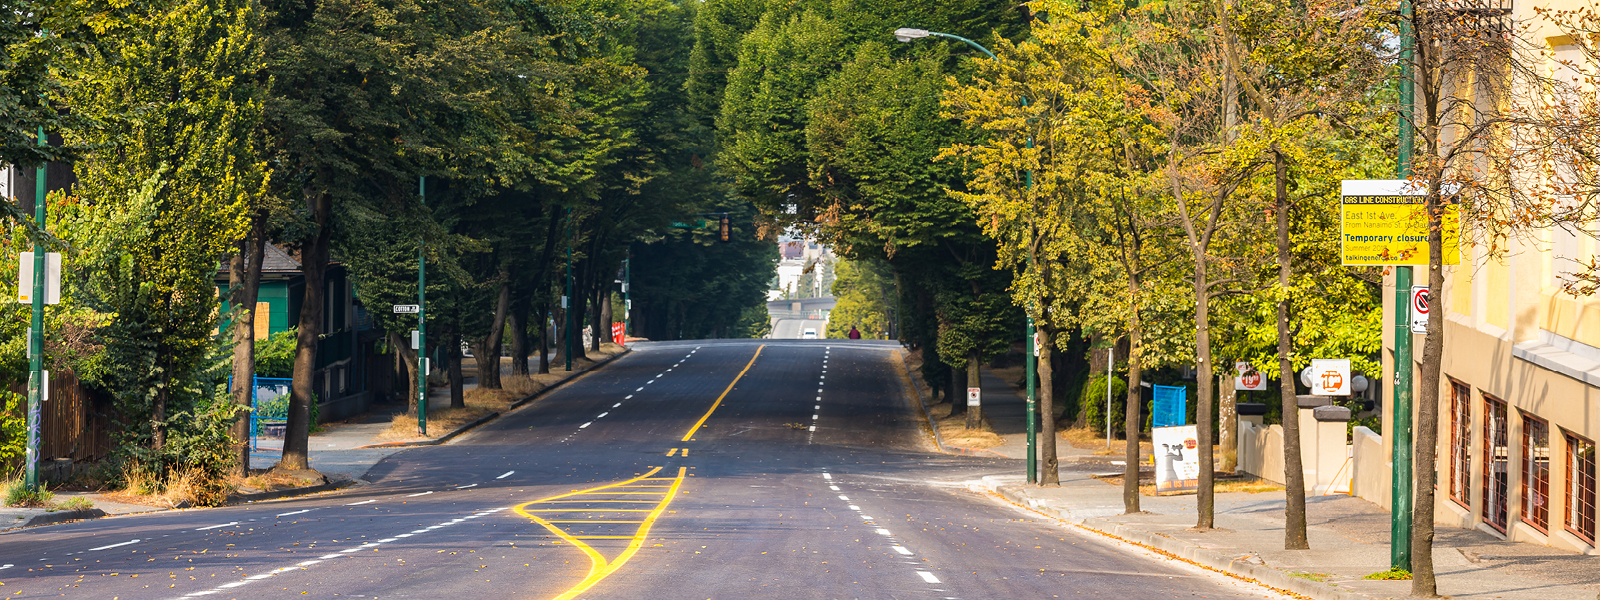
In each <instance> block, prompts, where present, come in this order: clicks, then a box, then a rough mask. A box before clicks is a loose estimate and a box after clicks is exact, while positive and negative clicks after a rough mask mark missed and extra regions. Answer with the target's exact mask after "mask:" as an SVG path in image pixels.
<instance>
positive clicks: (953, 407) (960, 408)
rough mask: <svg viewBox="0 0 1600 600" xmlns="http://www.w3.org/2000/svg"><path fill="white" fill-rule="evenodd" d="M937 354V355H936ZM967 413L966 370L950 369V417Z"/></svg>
mask: <svg viewBox="0 0 1600 600" xmlns="http://www.w3.org/2000/svg"><path fill="white" fill-rule="evenodd" d="M936 354H937V353H936ZM966 412H967V370H966V369H965V368H960V369H957V368H955V367H950V416H952V417H953V416H956V415H959V414H964V413H966Z"/></svg>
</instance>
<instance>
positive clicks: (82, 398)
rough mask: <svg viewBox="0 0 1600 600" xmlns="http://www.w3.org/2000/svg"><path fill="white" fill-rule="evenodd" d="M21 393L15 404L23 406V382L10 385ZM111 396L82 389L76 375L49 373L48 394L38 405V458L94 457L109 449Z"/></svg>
mask: <svg viewBox="0 0 1600 600" xmlns="http://www.w3.org/2000/svg"><path fill="white" fill-rule="evenodd" d="M11 391H12V392H14V393H17V394H22V395H23V396H24V399H19V401H18V402H17V405H18V406H17V408H18V410H20V411H26V410H27V400H26V399H25V398H26V396H27V393H28V389H27V386H26V385H20V386H13V387H12V388H11ZM110 413H111V400H110V399H109V398H102V397H98V396H97V395H95V394H92V393H90V392H89V390H87V389H84V387H83V385H82V384H81V383H79V381H78V377H77V375H74V374H72V373H51V374H50V398H49V400H46V401H45V402H44V404H43V405H41V406H40V407H39V414H40V417H41V418H42V420H43V423H42V426H41V427H40V429H39V438H40V439H39V458H40V460H41V461H47V460H53V459H58V458H70V459H72V461H73V462H86V461H95V460H99V459H102V458H105V457H106V455H107V454H108V453H109V452H110V451H111V427H112V422H111V417H110Z"/></svg>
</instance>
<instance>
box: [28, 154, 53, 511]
mask: <svg viewBox="0 0 1600 600" xmlns="http://www.w3.org/2000/svg"><path fill="white" fill-rule="evenodd" d="M47 143H49V142H48V140H46V138H45V135H44V127H43V126H40V127H39V145H40V146H43V145H46V144H47ZM49 164H50V163H48V162H42V163H39V169H38V170H37V171H34V181H33V222H34V223H35V224H36V225H38V226H39V231H40V232H41V233H43V231H44V226H45V201H44V200H45V198H44V196H45V183H46V182H45V175H46V167H48V166H49ZM44 253H45V247H44V238H43V237H42V236H41V237H40V238H38V239H35V240H34V242H33V298H31V300H33V321H32V323H33V327H32V328H31V329H29V331H28V358H29V361H28V369H29V371H31V374H30V376H29V377H28V451H27V454H28V456H27V460H28V469H27V474H26V475H25V476H24V479H23V484H24V485H25V486H27V488H28V490H29V491H35V490H38V489H39V428H40V427H42V426H43V425H44V422H43V421H42V420H41V419H40V414H39V410H40V405H41V404H42V403H43V401H44V394H43V392H44V386H45V385H46V383H45V381H44V276H45V273H44V266H45V256H44Z"/></svg>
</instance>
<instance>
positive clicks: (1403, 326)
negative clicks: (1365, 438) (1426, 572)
mask: <svg viewBox="0 0 1600 600" xmlns="http://www.w3.org/2000/svg"><path fill="white" fill-rule="evenodd" d="M1400 39H1401V42H1400V43H1401V49H1400V152H1399V160H1398V161H1397V164H1396V171H1398V176H1399V177H1400V178H1402V179H1404V178H1406V177H1409V176H1410V175H1411V151H1412V143H1413V141H1414V138H1413V136H1414V132H1413V130H1412V128H1411V116H1412V114H1413V110H1414V107H1413V103H1414V102H1415V98H1414V95H1415V93H1416V92H1415V89H1414V87H1413V86H1412V83H1411V74H1412V64H1411V63H1412V55H1413V52H1414V47H1415V44H1416V37H1415V34H1414V33H1413V32H1412V31H1411V3H1410V2H1402V3H1401V4H1400ZM1391 385H1392V391H1391V393H1390V396H1391V397H1392V398H1394V401H1393V402H1391V404H1393V406H1392V407H1391V410H1392V411H1393V416H1392V417H1391V419H1392V420H1391V423H1390V429H1391V430H1392V432H1393V433H1392V434H1391V435H1393V436H1394V455H1393V464H1394V469H1393V472H1392V473H1391V475H1390V476H1391V477H1392V479H1391V485H1390V493H1391V497H1390V502H1389V508H1390V511H1389V566H1390V567H1391V568H1395V569H1404V570H1406V571H1410V570H1411V511H1412V502H1413V500H1414V497H1413V496H1412V485H1413V484H1414V483H1415V481H1414V480H1413V478H1412V473H1413V466H1412V458H1411V457H1412V451H1413V448H1412V442H1411V439H1412V438H1411V433H1412V432H1411V427H1412V423H1411V267H1395V269H1394V381H1393V382H1392V384H1391ZM1428 483H1431V482H1428ZM1425 485H1426V484H1425Z"/></svg>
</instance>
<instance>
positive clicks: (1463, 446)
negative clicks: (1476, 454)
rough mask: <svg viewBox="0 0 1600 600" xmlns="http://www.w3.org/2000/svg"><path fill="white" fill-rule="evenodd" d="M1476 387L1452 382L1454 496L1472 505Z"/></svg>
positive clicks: (1451, 488) (1451, 454)
mask: <svg viewBox="0 0 1600 600" xmlns="http://www.w3.org/2000/svg"><path fill="white" fill-rule="evenodd" d="M1471 399H1472V389H1471V388H1468V387H1467V385H1466V384H1464V383H1460V382H1457V381H1451V382H1450V499H1451V500H1455V501H1456V503H1457V504H1460V505H1461V506H1463V507H1467V506H1471V505H1472V405H1471V404H1470V402H1471Z"/></svg>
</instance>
